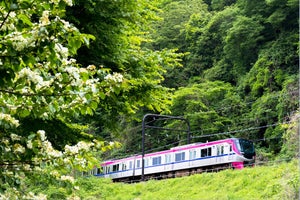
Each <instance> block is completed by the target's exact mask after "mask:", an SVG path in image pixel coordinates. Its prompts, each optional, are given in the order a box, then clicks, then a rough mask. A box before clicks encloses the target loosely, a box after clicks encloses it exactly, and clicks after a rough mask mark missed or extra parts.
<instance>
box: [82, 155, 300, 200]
mask: <svg viewBox="0 0 300 200" xmlns="http://www.w3.org/2000/svg"><path fill="white" fill-rule="evenodd" d="M79 185H80V190H79V191H78V195H79V196H80V197H81V198H82V199H89V200H94V199H107V200H109V199H111V200H118V199H120V200H122V199H126V200H127V199H132V200H148V199H149V200H152V199H153V200H154V199H155V200H181V199H182V200H198V199H200V200H201V199H210V200H211V199H217V200H219V199H220V200H222V199H237V200H240V199H280V200H282V199H289V200H290V199H299V165H298V162H297V161H293V162H290V163H281V164H277V165H273V166H257V167H254V168H246V169H243V170H224V171H221V172H217V173H202V174H197V175H193V176H187V177H182V178H174V179H165V180H160V181H156V180H151V181H148V182H142V183H135V184H124V183H112V182H111V180H108V179H102V178H82V179H80V180H79Z"/></svg>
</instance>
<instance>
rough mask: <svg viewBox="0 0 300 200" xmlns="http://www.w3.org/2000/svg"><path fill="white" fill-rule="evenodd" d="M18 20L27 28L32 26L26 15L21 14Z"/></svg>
mask: <svg viewBox="0 0 300 200" xmlns="http://www.w3.org/2000/svg"><path fill="white" fill-rule="evenodd" d="M18 18H19V19H20V20H22V22H23V23H25V24H27V25H29V26H32V22H31V21H30V19H29V18H28V17H27V16H26V15H24V14H22V13H21V14H19V15H18Z"/></svg>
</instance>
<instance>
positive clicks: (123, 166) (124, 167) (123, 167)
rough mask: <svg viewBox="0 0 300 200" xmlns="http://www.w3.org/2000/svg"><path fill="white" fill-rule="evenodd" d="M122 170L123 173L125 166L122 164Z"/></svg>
mask: <svg viewBox="0 0 300 200" xmlns="http://www.w3.org/2000/svg"><path fill="white" fill-rule="evenodd" d="M122 170H123V171H125V170H126V165H125V164H124V163H123V164H122Z"/></svg>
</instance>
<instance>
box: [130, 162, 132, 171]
mask: <svg viewBox="0 0 300 200" xmlns="http://www.w3.org/2000/svg"><path fill="white" fill-rule="evenodd" d="M129 169H132V161H130V162H129Z"/></svg>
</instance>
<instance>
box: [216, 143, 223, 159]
mask: <svg viewBox="0 0 300 200" xmlns="http://www.w3.org/2000/svg"><path fill="white" fill-rule="evenodd" d="M223 161H224V145H217V156H216V162H217V163H222V162H223Z"/></svg>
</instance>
